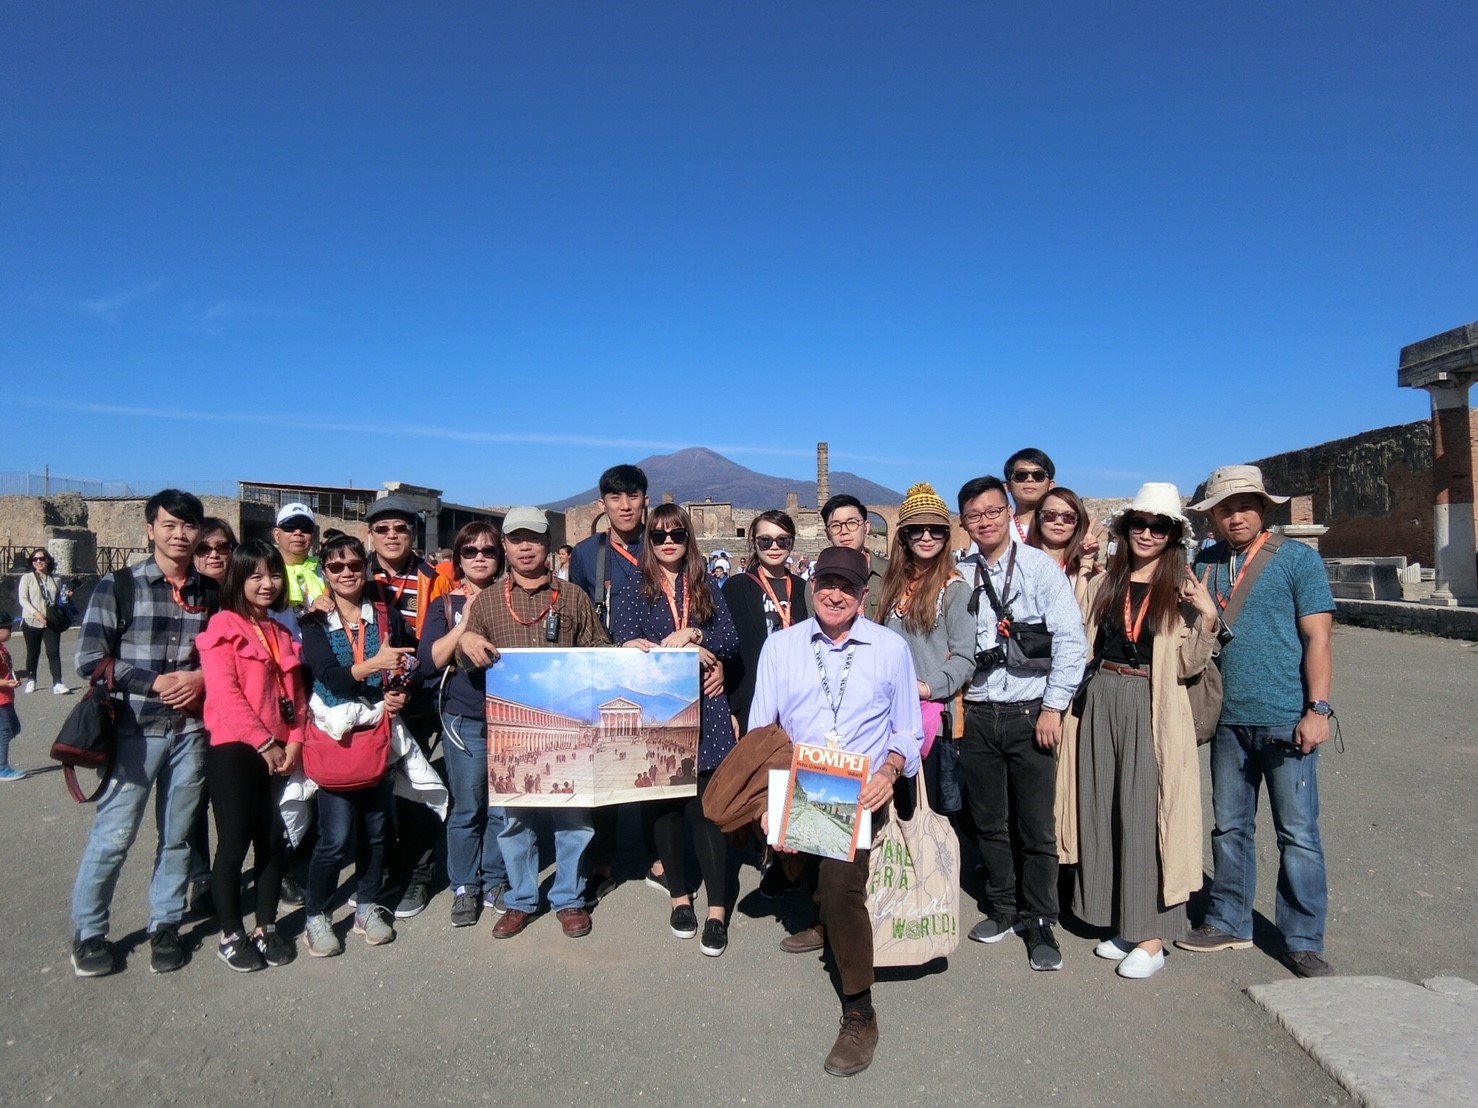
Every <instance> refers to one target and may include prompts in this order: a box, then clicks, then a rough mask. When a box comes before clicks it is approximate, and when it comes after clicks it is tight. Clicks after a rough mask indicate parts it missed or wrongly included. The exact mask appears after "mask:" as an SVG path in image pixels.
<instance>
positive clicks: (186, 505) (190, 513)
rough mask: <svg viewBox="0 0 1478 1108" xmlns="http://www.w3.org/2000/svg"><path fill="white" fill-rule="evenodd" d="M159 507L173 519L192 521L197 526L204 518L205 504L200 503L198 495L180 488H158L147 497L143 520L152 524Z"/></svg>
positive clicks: (157, 515) (157, 514)
mask: <svg viewBox="0 0 1478 1108" xmlns="http://www.w3.org/2000/svg"><path fill="white" fill-rule="evenodd" d="M161 508H162V509H164V510H165V511H166V512H168V513H169V514H170V515H172V516H174V517H175V519H182V520H184V521H185V522H186V523H193V524H194V525H195V526H196V527H197V528H198V527H199V526H200V524H201V521H202V520H204V519H205V505H204V504H202V503H200V497H198V496H196V495H194V494H193V493H188V492H183V491H181V490H180V489H160V490H159V491H158V492H156V493H155V494H154V495H153V496H151V497H149V502H148V503H147V504H145V505H144V522H146V523H148V524H149V525H150V526H152V525H153V523H154V521H155V520H156V519H158V518H159V510H160V509H161Z"/></svg>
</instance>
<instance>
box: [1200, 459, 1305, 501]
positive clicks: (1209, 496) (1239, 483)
mask: <svg viewBox="0 0 1478 1108" xmlns="http://www.w3.org/2000/svg"><path fill="white" fill-rule="evenodd" d="M1243 492H1248V493H1251V494H1252V495H1253V496H1260V497H1262V498H1263V499H1264V500H1266V501H1267V502H1268V503H1269V504H1287V503H1288V497H1286V496H1274V495H1273V494H1272V493H1270V492H1268V490H1267V489H1265V488H1263V484H1262V470H1260V469H1258V468H1257V466H1220V467H1218V468H1216V469H1213V470H1212V471H1211V476H1210V477H1208V478H1206V499H1205V500H1203V501H1201V502H1200V503H1199V504H1192V505H1191V510H1192V511H1196V512H1209V511H1211V509H1212V508H1214V507H1216V506H1217V505H1218V504H1220V503H1221V502H1222V501H1223V500H1225V499H1226V498H1227V497H1229V496H1236V495H1237V494H1238V493H1243Z"/></svg>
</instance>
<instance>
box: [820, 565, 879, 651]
mask: <svg viewBox="0 0 1478 1108" xmlns="http://www.w3.org/2000/svg"><path fill="white" fill-rule="evenodd" d="M811 584H812V590H813V592H814V595H815V600H816V622H817V623H819V624H820V625H821V629H822V630H823V631H825V632H826V634H827V635H828V636H829V637H831V638H833V639H834V638H836V637H837V634H838V632H840V631H843V630H846V629H848V628H850V627H851V626H852V621H853V620H855V619H856V618H857V613H858V612H859V611H860V610H861V609H862V598H863V597H864V596H865V595H866V594H867V590H866V589H864V588H863V587H862V586H861V585H854V584H853V583H852V582H851V581H849V580H847V578H845V577H841V576H839V575H837V574H835V573H827V574H823V575H822V576H820V577H817V578H816V579H815V580H814V581H812V583H811Z"/></svg>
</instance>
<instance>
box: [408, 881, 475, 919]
mask: <svg viewBox="0 0 1478 1108" xmlns="http://www.w3.org/2000/svg"><path fill="white" fill-rule="evenodd" d="M481 913H482V890H481V889H469V888H468V887H467V886H466V885H458V886H457V888H456V892H455V895H454V896H453V897H452V926H453V927H471V926H472V925H473V924H474V923H476V922H477V917H478V916H479V915H480V914H481ZM397 914H399V913H397Z"/></svg>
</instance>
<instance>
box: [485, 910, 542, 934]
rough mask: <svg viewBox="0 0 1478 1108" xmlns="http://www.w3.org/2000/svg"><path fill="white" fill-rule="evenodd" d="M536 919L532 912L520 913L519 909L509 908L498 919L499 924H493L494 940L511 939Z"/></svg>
mask: <svg viewBox="0 0 1478 1108" xmlns="http://www.w3.org/2000/svg"><path fill="white" fill-rule="evenodd" d="M533 918H534V914H533V913H532V912H520V911H519V910H518V909H517V908H509V909H508V911H506V912H504V913H503V914H502V915H501V916H499V917H498V922H497V923H495V924H493V938H495V939H511V938H513V936H515V935H517V934H518V933H519V932H520V931H522V930H523V929H524V928H525V927H527V926H528V925H529V920H531V919H533Z"/></svg>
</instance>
